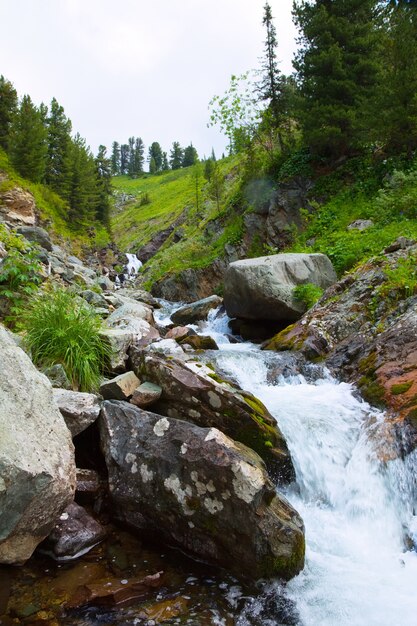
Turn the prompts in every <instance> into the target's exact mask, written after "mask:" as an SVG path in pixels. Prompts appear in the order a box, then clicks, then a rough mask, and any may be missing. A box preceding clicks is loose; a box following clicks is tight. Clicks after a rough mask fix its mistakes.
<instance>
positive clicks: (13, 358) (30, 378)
mask: <svg viewBox="0 0 417 626" xmlns="http://www.w3.org/2000/svg"><path fill="white" fill-rule="evenodd" d="M0 363H1V367H0V563H6V564H20V563H23V562H25V561H26V560H27V559H28V558H29V557H30V556H31V554H32V552H33V551H34V549H35V548H36V546H37V545H38V544H39V543H40V542H41V541H42V540H43V539H44V538H45V537H46V536H47V535H48V534H49V532H50V531H51V529H52V528H53V527H54V525H55V524H56V522H57V520H58V518H59V516H60V514H61V513H62V511H63V510H64V509H65V507H66V506H67V505H68V504H69V503H70V502H71V501H72V500H73V496H74V491H75V463H74V448H73V445H72V441H71V435H70V432H69V430H68V428H67V426H66V424H65V422H64V418H63V417H62V415H61V413H60V412H59V409H58V407H57V406H56V404H55V402H54V399H53V395H52V386H51V384H50V382H49V381H48V379H47V378H46V376H44V375H43V374H41V373H40V372H38V370H37V369H36V368H35V366H34V365H33V364H32V362H31V360H30V359H29V357H28V356H27V355H26V354H25V353H24V352H23V350H21V349H20V348H19V347H17V346H16V345H15V343H14V342H13V341H12V340H11V339H10V337H9V336H8V334H7V332H6V331H5V329H4V328H3V327H2V326H0Z"/></svg>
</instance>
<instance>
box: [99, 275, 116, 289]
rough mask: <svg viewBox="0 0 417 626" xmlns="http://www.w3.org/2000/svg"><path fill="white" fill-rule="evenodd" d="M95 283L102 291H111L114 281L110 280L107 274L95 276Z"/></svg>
mask: <svg viewBox="0 0 417 626" xmlns="http://www.w3.org/2000/svg"><path fill="white" fill-rule="evenodd" d="M97 285H98V286H99V287H101V289H102V290H103V291H113V289H114V282H113V281H111V280H110V278H109V277H108V276H99V277H98V278H97Z"/></svg>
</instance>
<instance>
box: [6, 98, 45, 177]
mask: <svg viewBox="0 0 417 626" xmlns="http://www.w3.org/2000/svg"><path fill="white" fill-rule="evenodd" d="M47 148H48V147H47V133H46V128H45V126H44V124H43V121H42V115H41V113H40V112H39V110H38V109H37V108H36V107H35V105H34V104H33V102H32V100H31V98H30V96H27V95H26V96H23V98H22V101H21V103H20V107H19V110H18V112H17V113H16V115H15V116H14V118H13V124H12V127H11V131H10V157H11V161H12V163H13V165H14V167H15V168H16V169H17V171H18V172H19V174H21V176H23V177H25V178H28V179H29V180H31V181H33V182H35V183H38V182H41V181H42V179H43V177H44V174H45V165H46V156H47Z"/></svg>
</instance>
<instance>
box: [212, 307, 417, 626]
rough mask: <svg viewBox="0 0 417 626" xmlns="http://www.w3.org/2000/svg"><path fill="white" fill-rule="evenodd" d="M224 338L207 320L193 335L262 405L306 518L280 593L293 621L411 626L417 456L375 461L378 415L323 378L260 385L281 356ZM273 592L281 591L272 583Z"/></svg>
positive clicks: (416, 601)
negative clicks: (294, 565) (212, 343)
mask: <svg viewBox="0 0 417 626" xmlns="http://www.w3.org/2000/svg"><path fill="white" fill-rule="evenodd" d="M225 331H226V332H227V318H223V319H215V313H213V314H212V315H211V319H209V321H208V323H206V324H204V325H203V327H202V328H201V332H203V333H207V334H211V335H212V336H213V337H214V338H215V339H216V341H217V343H218V345H219V347H220V351H219V352H218V353H211V355H210V358H211V360H213V359H214V360H216V361H217V363H218V365H219V367H220V368H221V370H222V371H223V372H225V373H228V374H229V375H231V376H232V377H233V378H234V379H235V380H237V381H238V382H239V384H240V385H241V387H242V388H244V389H246V390H248V391H251V392H252V393H253V394H254V395H256V396H257V397H258V398H260V399H261V400H262V401H263V402H264V403H265V405H266V406H267V407H268V409H269V410H270V412H271V413H272V414H273V415H274V416H275V417H276V419H277V421H278V424H279V426H280V428H281V430H282V431H283V433H284V435H285V437H286V440H287V443H288V446H289V448H290V450H291V454H292V457H293V461H294V465H295V469H296V475H297V485H296V486H295V488H293V489H292V490H289V492H288V494H287V495H288V498H289V499H290V501H291V503H292V504H293V506H294V507H295V508H296V509H297V510H298V511H299V512H300V514H301V516H302V517H303V519H304V522H305V526H306V543H307V553H306V566H305V569H304V571H303V572H302V573H301V574H300V575H299V576H297V577H296V578H295V579H293V580H292V581H290V582H289V583H288V585H287V586H286V590H285V594H286V595H287V597H288V598H290V599H291V600H293V601H294V603H295V605H296V610H297V612H298V615H299V621H298V623H299V624H302V625H303V626H415V625H416V624H417V592H416V586H417V554H416V552H414V551H408V552H406V551H405V547H404V539H405V537H406V535H407V534H408V535H409V536H411V537H413V536H414V535H416V536H414V537H413V538H414V539H416V538H417V518H416V517H415V516H414V508H416V509H417V488H416V476H417V453H416V452H414V453H413V454H411V455H409V456H408V457H407V458H406V459H405V461H402V460H400V459H398V460H395V461H389V462H388V463H386V464H383V463H381V462H380V461H379V460H378V458H377V455H376V450H375V447H376V443H375V442H376V441H377V440H378V431H379V427H380V425H381V424H382V422H383V419H384V416H383V414H381V413H378V412H377V411H373V410H372V409H371V407H369V405H367V404H366V403H364V402H360V401H359V400H357V399H356V398H355V397H354V395H353V393H352V388H351V386H350V385H347V384H344V383H338V382H337V381H336V380H334V379H332V378H331V377H330V375H327V374H326V375H325V376H326V377H325V378H323V379H321V380H319V381H316V382H315V383H314V384H311V383H308V382H307V381H306V380H305V379H304V378H303V377H302V376H293V377H292V378H291V380H289V379H287V380H284V379H282V378H281V379H279V380H278V384H275V385H272V384H268V382H267V371H268V370H267V368H268V362H269V363H271V361H273V359H277V360H278V361H279V359H282V358H284V357H283V356H281V355H279V354H278V355H273V354H271V353H263V352H261V351H260V350H259V349H258V348H257V347H255V346H253V345H251V344H248V343H245V344H237V345H231V344H229V343H228V340H227V338H226V337H223V336H222V333H224V332H225ZM222 337H223V338H222ZM275 591H276V593H277V594H282V593H283V590H282V588H281V587H280V586H279V585H278V584H277V585H276V590H275ZM257 602H258V605H260V604H261V603H262V598H261V599H260V600H258V601H257ZM257 608H258V609H259V606H258V607H257V606H256V602H255V604H253V603H252V604H251V605H250V606H249V607H248V608H247V611H243V614H242V616H241V618H240V619H239V621H238V624H239V626H246V625H247V624H250V623H252V622H251V619H250V618H251V616H252V617H253V616H254V615H256V614H257V613H256V611H257ZM246 614H247V615H246ZM245 615H246V616H245ZM268 623H269V622H268ZM272 623H276V624H278V622H275V621H273V622H271V624H272ZM291 623H294V622H291Z"/></svg>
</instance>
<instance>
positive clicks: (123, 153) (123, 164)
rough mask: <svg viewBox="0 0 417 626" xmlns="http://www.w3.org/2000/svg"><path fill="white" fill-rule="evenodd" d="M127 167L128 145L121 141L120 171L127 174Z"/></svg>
mask: <svg viewBox="0 0 417 626" xmlns="http://www.w3.org/2000/svg"><path fill="white" fill-rule="evenodd" d="M128 167H129V145H128V144H127V143H123V144H122V145H121V146H120V173H121V174H127V171H128Z"/></svg>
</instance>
